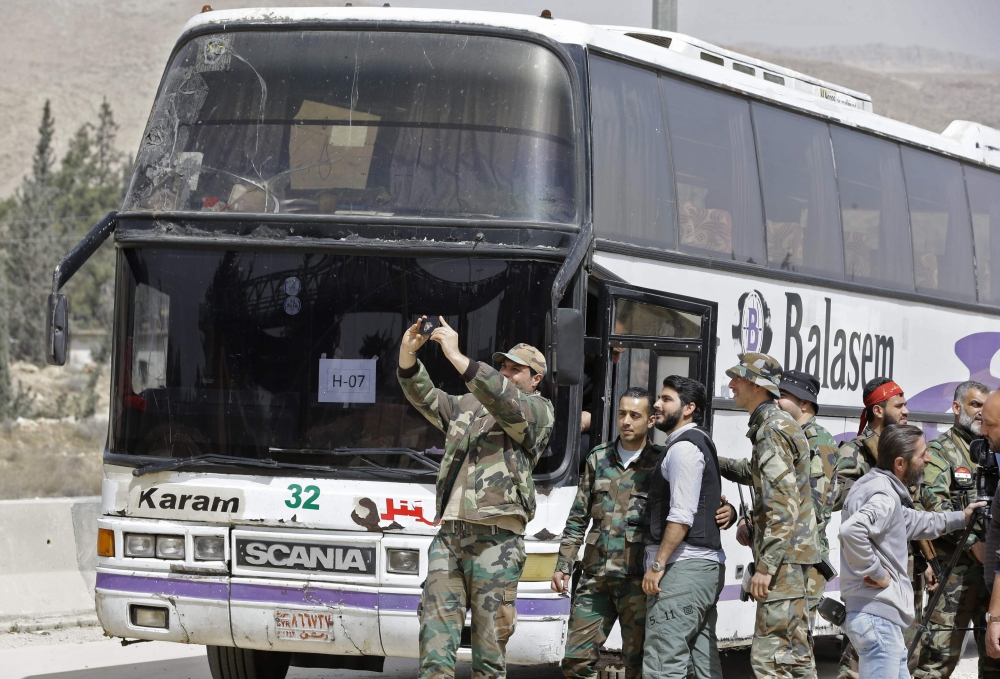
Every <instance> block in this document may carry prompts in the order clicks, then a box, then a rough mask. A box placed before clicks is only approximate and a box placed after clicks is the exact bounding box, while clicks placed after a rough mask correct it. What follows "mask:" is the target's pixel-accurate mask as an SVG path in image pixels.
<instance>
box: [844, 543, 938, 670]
mask: <svg viewBox="0 0 1000 679" xmlns="http://www.w3.org/2000/svg"><path fill="white" fill-rule="evenodd" d="M907 570H908V573H909V576H910V584H911V585H912V586H913V619H914V623H913V624H912V625H910V626H909V627H907V628H906V629H905V630H903V643H905V644H906V648H909V647H910V642H912V641H913V636H914V635H915V634H916V632H917V625H918V624H919V622H918V621H919V620H920V619H921V617H922V616H923V612H924V606H923V603H924V576H923V574H922V573H921V574H920V575H914V573H913V557H912V556H911V557H910V559H909V562H908V563H907ZM920 655H921V651H917V652H914V654H913V656H912V657H911V658H910V662H909V668H910V672H911V673H912V672H913V671H914V668H915V667H917V664H918V662H919V660H920ZM858 676H859V675H858V652H857V651H856V650H855V649H854V646H852V645H851V642H850V641H848V639H847V635H846V634H845V635H844V651H843V653H841V655H840V667H839V668H838V670H837V679H858Z"/></svg>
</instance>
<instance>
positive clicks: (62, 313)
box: [45, 293, 69, 365]
mask: <svg viewBox="0 0 1000 679" xmlns="http://www.w3.org/2000/svg"><path fill="white" fill-rule="evenodd" d="M45 343H46V352H45V353H46V356H45V358H46V360H47V361H48V363H49V365H66V354H67V353H68V351H69V300H67V299H66V295H63V294H61V293H57V294H52V295H49V326H48V331H47V332H46V337H45Z"/></svg>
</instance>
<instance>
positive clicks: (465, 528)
mask: <svg viewBox="0 0 1000 679" xmlns="http://www.w3.org/2000/svg"><path fill="white" fill-rule="evenodd" d="M441 530H442V531H443V532H445V533H453V534H455V535H457V536H459V537H463V538H465V537H470V536H472V535H499V534H500V533H501V532H504V533H507V532H510V531H505V530H503V529H502V528H500V527H499V526H495V525H489V524H485V523H470V522H469V521H442V522H441Z"/></svg>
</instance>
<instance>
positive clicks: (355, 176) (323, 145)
mask: <svg viewBox="0 0 1000 679" xmlns="http://www.w3.org/2000/svg"><path fill="white" fill-rule="evenodd" d="M295 119H296V120H335V121H350V122H352V123H353V122H361V123H371V122H377V121H379V120H380V119H381V118H380V116H376V115H372V114H370V113H364V112H362V111H358V110H354V111H351V110H350V109H346V108H341V107H340V106H331V105H329V104H321V103H319V102H315V101H308V100H307V101H303V102H302V107H301V108H300V109H299V112H298V113H297V114H296V115H295ZM376 136H378V127H377V126H374V125H370V124H362V125H349V124H339V125H293V126H292V131H291V135H290V139H289V142H288V156H289V166H290V167H289V169H290V170H291V187H292V189H293V190H309V189H364V188H366V187H367V185H368V171H369V169H370V168H371V164H372V151H373V150H374V148H375V138H376Z"/></svg>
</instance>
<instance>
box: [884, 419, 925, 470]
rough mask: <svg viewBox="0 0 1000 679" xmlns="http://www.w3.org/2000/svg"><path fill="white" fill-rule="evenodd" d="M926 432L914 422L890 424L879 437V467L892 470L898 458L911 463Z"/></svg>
mask: <svg viewBox="0 0 1000 679" xmlns="http://www.w3.org/2000/svg"><path fill="white" fill-rule="evenodd" d="M923 435H924V432H923V431H921V429H920V427H915V426H913V425H912V424H890V425H889V426H888V427H886V428H885V429H883V430H882V433H881V434H880V435H879V437H878V468H879V469H884V470H886V471H892V468H893V466H895V462H896V459H897V458H900V457H902V458H905V459H906V462H907V463H909V462H910V460H911V459H913V454H914V453H916V452H917V441H919V440H920V439H921V438H923Z"/></svg>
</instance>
